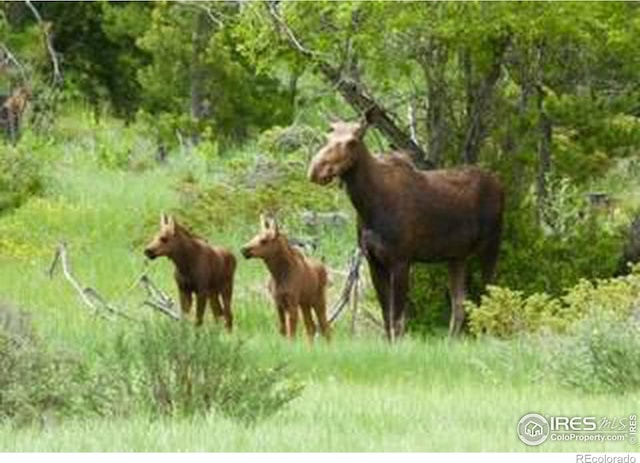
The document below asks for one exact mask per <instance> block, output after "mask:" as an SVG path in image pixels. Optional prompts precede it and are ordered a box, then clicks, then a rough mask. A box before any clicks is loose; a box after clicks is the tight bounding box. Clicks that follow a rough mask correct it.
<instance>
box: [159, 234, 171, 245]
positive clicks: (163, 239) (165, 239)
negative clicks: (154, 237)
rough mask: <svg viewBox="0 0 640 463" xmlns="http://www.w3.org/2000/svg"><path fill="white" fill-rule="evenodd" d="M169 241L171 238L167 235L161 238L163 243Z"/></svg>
mask: <svg viewBox="0 0 640 463" xmlns="http://www.w3.org/2000/svg"><path fill="white" fill-rule="evenodd" d="M168 241H169V238H167V237H166V236H163V237H161V238H160V242H161V243H165V244H166V243H167V242H168Z"/></svg>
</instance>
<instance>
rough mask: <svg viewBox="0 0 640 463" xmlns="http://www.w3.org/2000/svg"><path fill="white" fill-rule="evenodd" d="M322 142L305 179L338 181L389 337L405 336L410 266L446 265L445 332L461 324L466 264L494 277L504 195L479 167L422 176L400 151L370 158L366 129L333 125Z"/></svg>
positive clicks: (486, 277) (452, 332) (453, 331)
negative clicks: (353, 214)
mask: <svg viewBox="0 0 640 463" xmlns="http://www.w3.org/2000/svg"><path fill="white" fill-rule="evenodd" d="M331 128H332V131H331V133H330V134H329V137H328V141H327V143H326V145H325V146H324V147H323V148H322V149H320V151H318V153H317V154H316V155H315V156H314V158H313V159H312V161H311V165H310V167H309V173H308V175H309V179H310V180H311V181H312V182H314V183H317V184H320V185H326V184H328V183H329V182H331V180H332V179H334V178H336V177H337V178H339V179H340V180H342V182H343V184H344V186H345V188H346V190H347V194H348V195H349V198H350V199H351V202H352V204H353V206H354V207H355V209H356V211H357V213H358V241H359V246H360V247H361V249H362V250H363V252H364V254H365V256H366V258H367V261H368V263H369V269H370V273H371V278H372V280H373V284H374V287H375V289H376V293H377V296H378V301H379V302H380V305H381V308H382V314H383V317H384V322H385V330H386V333H387V337H388V338H389V339H390V340H391V341H393V340H394V339H395V338H396V336H399V335H402V333H403V331H404V314H405V305H406V300H407V290H408V284H409V270H410V266H411V264H412V263H413V262H429V263H432V262H447V263H448V265H449V290H450V293H451V306H452V308H451V322H450V324H449V335H457V334H459V333H460V331H461V328H462V325H463V322H464V308H463V302H464V298H465V292H466V288H465V286H466V284H465V283H466V282H465V280H466V267H467V261H468V260H469V258H470V257H471V256H473V255H476V256H478V257H479V258H480V262H481V269H482V276H483V280H484V281H485V282H487V281H490V280H491V279H492V278H493V276H494V273H495V267H496V263H497V259H498V252H499V247H500V235H501V229H502V215H503V208H504V193H503V189H502V186H501V184H500V182H499V181H498V180H497V179H496V178H495V177H494V176H493V175H491V174H489V173H487V172H484V171H482V170H480V169H477V168H461V169H451V170H432V171H419V170H417V169H416V168H415V166H414V165H413V164H412V163H411V161H410V160H409V158H408V157H407V156H406V155H405V154H403V153H400V152H394V153H389V154H387V155H386V156H384V157H374V156H373V155H371V154H370V152H369V150H368V149H367V147H366V146H365V143H364V140H363V137H364V134H365V131H366V125H364V124H358V123H347V122H336V123H333V124H331Z"/></svg>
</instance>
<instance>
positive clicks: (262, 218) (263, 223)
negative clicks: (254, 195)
mask: <svg viewBox="0 0 640 463" xmlns="http://www.w3.org/2000/svg"><path fill="white" fill-rule="evenodd" d="M260 228H261V229H262V231H267V230H269V221H268V220H267V218H266V217H265V216H264V214H260Z"/></svg>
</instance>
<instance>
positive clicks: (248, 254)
mask: <svg viewBox="0 0 640 463" xmlns="http://www.w3.org/2000/svg"><path fill="white" fill-rule="evenodd" d="M240 253H241V254H242V256H243V257H244V258H245V259H251V258H252V257H253V256H252V255H251V248H250V247H248V246H245V247H243V248H242V249H240Z"/></svg>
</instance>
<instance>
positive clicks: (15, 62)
mask: <svg viewBox="0 0 640 463" xmlns="http://www.w3.org/2000/svg"><path fill="white" fill-rule="evenodd" d="M0 49H1V50H2V53H4V55H5V56H6V59H7V61H9V62H11V63H13V65H14V66H15V67H16V68H18V71H19V72H20V77H21V78H22V81H23V82H27V81H28V78H27V71H26V69H25V67H24V66H23V65H22V63H20V61H19V60H18V58H16V55H14V54H13V53H12V52H11V50H9V47H7V46H6V45H5V44H4V43H2V42H0Z"/></svg>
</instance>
